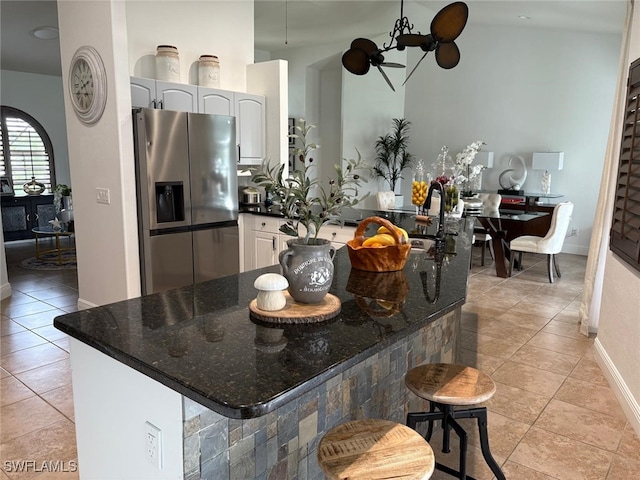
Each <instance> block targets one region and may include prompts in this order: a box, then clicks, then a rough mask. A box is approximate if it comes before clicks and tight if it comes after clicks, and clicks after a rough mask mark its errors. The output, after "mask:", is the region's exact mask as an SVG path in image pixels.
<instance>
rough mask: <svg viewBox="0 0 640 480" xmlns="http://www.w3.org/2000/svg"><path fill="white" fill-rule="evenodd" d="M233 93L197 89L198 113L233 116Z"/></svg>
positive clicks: (213, 89)
mask: <svg viewBox="0 0 640 480" xmlns="http://www.w3.org/2000/svg"><path fill="white" fill-rule="evenodd" d="M233 102H234V95H233V92H229V91H227V90H217V89H215V88H205V87H198V112H200V113H211V114H213V115H229V116H231V117H233V116H235V114H236V110H235V106H234V103H233Z"/></svg>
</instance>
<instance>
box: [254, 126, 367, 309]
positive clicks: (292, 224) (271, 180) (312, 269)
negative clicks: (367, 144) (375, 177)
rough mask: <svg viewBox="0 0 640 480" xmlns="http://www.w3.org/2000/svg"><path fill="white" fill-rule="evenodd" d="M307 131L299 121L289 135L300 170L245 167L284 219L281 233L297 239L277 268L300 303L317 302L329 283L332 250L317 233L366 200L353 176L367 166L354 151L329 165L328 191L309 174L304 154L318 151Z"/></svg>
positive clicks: (358, 177)
mask: <svg viewBox="0 0 640 480" xmlns="http://www.w3.org/2000/svg"><path fill="white" fill-rule="evenodd" d="M312 128H314V125H310V124H309V125H308V124H307V123H306V121H305V120H304V119H300V120H299V121H298V124H297V125H296V127H295V131H296V133H294V134H292V135H290V136H291V137H293V138H297V139H298V140H299V141H298V142H297V143H298V144H299V145H300V146H299V147H298V148H296V150H295V151H294V154H295V155H296V156H297V157H298V158H299V160H300V165H301V168H299V169H296V170H294V171H293V172H290V173H289V177H287V178H284V176H283V173H284V165H282V164H276V165H273V166H272V165H270V162H269V161H268V160H265V161H264V162H263V163H262V164H261V165H260V166H258V167H252V168H251V169H250V170H251V173H252V177H251V180H252V181H253V182H254V183H256V184H257V185H259V186H261V187H264V188H265V189H267V190H268V191H269V192H271V194H272V197H271V198H272V200H273V204H274V205H276V206H280V208H281V209H282V212H283V214H284V216H285V217H286V218H287V222H286V223H285V224H284V225H283V226H282V227H280V231H282V232H283V233H286V234H287V235H291V236H293V237H296V238H294V239H292V240H289V241H288V242H287V244H288V246H289V248H288V249H287V250H285V251H284V252H281V253H280V264H281V265H282V268H283V273H284V276H285V277H286V278H287V280H288V281H289V293H290V294H291V296H292V297H293V299H294V300H296V301H298V302H301V303H317V302H320V301H321V300H322V299H323V298H324V296H325V295H326V293H327V292H328V291H329V287H330V286H331V281H332V279H333V255H334V254H335V249H334V248H333V247H332V246H331V242H330V241H329V240H325V239H322V238H318V233H319V232H320V229H321V228H322V226H324V225H327V224H329V223H340V217H341V213H342V209H343V208H345V207H353V206H355V205H357V204H358V203H360V202H361V201H362V200H363V199H364V198H366V197H367V195H364V196H363V197H361V198H357V197H358V188H359V187H360V184H361V182H366V179H364V178H363V176H362V175H360V174H358V173H356V172H357V171H359V170H362V169H365V168H367V166H366V164H365V163H364V162H363V161H362V158H361V156H360V153H359V152H358V159H357V160H348V159H344V162H345V164H344V166H341V165H339V164H336V165H335V166H334V168H335V172H336V176H335V178H332V179H330V180H329V189H328V191H326V190H325V189H324V188H323V187H322V186H321V185H320V181H319V179H318V178H316V176H315V175H312V173H313V169H314V168H315V167H316V165H315V164H314V163H313V158H312V157H310V156H309V155H310V153H311V152H312V151H313V150H315V149H317V148H318V145H316V144H314V143H311V142H308V140H307V136H308V134H309V131H310V130H311V129H312ZM356 152H357V150H356ZM300 226H303V227H304V229H305V233H304V236H300V232H299V227H300Z"/></svg>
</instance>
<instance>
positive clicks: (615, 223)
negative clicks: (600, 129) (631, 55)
mask: <svg viewBox="0 0 640 480" xmlns="http://www.w3.org/2000/svg"><path fill="white" fill-rule="evenodd" d="M609 248H611V251H612V252H614V253H615V254H617V255H619V256H620V258H621V259H622V260H624V261H625V262H627V263H628V264H630V265H631V266H632V267H633V268H635V269H636V270H640V58H639V59H638V60H636V61H634V62H633V63H632V64H631V67H630V68H629V78H628V80H627V100H626V106H625V112H624V125H623V127H622V142H621V146H620V163H619V164H618V180H617V183H616V190H615V200H614V204H613V220H612V223H611V233H610V243H609Z"/></svg>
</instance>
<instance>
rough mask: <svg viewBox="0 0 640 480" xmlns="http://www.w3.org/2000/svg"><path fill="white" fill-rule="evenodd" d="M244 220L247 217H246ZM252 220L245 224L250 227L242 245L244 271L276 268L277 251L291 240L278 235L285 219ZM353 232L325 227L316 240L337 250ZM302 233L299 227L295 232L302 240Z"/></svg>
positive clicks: (262, 217) (336, 226) (303, 229)
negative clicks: (326, 243)
mask: <svg viewBox="0 0 640 480" xmlns="http://www.w3.org/2000/svg"><path fill="white" fill-rule="evenodd" d="M247 217H250V216H249V215H247ZM252 217H253V218H251V219H247V221H245V222H244V225H245V227H250V230H249V232H248V233H249V235H248V236H247V237H246V238H247V241H246V243H245V248H246V249H247V252H246V253H247V254H246V255H245V265H244V266H245V270H252V269H255V268H262V267H268V266H270V265H277V264H278V261H279V255H280V252H283V251H284V250H286V249H287V248H288V245H287V240H291V239H292V238H293V237H291V236H289V235H285V234H284V233H282V232H280V226H281V225H283V224H284V223H285V222H286V220H285V219H281V218H277V217H268V216H263V215H252ZM355 231H356V228H355V227H343V226H340V225H325V226H324V227H322V229H321V230H320V235H318V238H324V239H325V240H329V241H330V242H331V244H332V245H333V246H334V247H335V248H336V249H338V248H340V247H342V246H344V245H345V243H347V242H348V241H349V240H351V239H352V238H353V234H354V233H355ZM305 232H306V230H305V228H304V227H302V226H300V227H299V229H298V233H299V234H300V236H301V237H302V236H304V234H305Z"/></svg>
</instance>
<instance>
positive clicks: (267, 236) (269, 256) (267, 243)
mask: <svg viewBox="0 0 640 480" xmlns="http://www.w3.org/2000/svg"><path fill="white" fill-rule="evenodd" d="M284 222H285V220H283V219H280V218H275V217H267V216H262V215H254V216H253V228H252V233H253V244H252V247H253V248H252V249H251V253H252V255H251V258H250V259H249V261H247V262H246V263H250V264H251V267H250V268H251V269H254V268H262V267H268V266H271V265H276V264H278V257H279V255H280V252H282V251H284V250H286V249H287V240H289V239H291V238H292V237H290V236H288V235H285V234H283V233H282V232H280V226H281V225H282V224H283V223H284Z"/></svg>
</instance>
